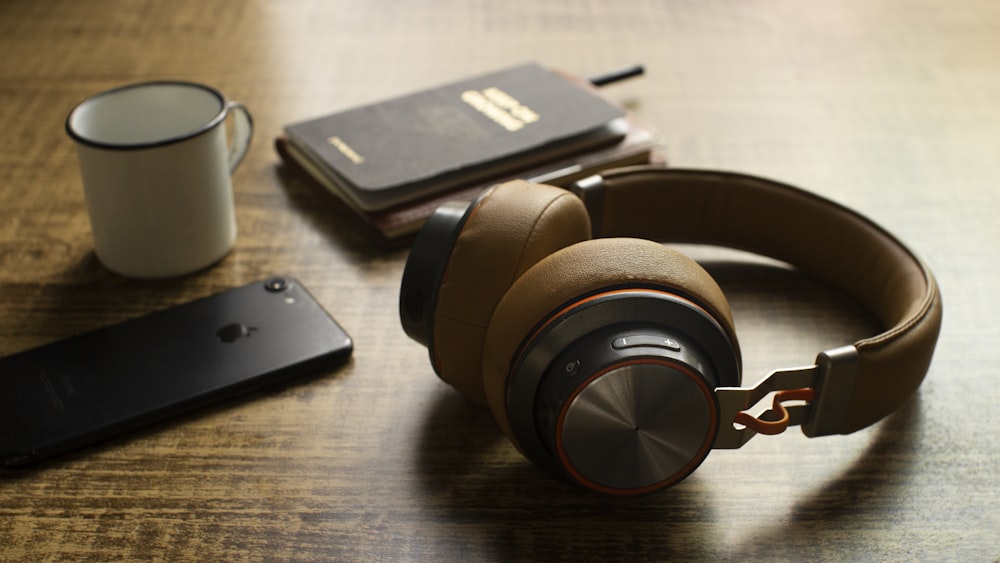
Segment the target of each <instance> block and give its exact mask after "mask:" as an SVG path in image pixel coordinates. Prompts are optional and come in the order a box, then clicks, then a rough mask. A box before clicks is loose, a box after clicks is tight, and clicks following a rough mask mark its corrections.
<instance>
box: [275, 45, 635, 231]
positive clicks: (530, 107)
mask: <svg viewBox="0 0 1000 563" xmlns="http://www.w3.org/2000/svg"><path fill="white" fill-rule="evenodd" d="M624 115H625V112H624V110H622V109H621V108H620V107H618V106H617V105H615V104H613V103H611V102H609V101H607V100H605V99H604V98H602V97H601V96H600V95H599V94H598V93H596V92H595V91H594V89H593V88H590V87H588V86H587V85H585V84H582V83H580V82H577V81H573V80H571V79H568V78H567V77H565V76H564V75H561V74H559V73H556V72H553V71H551V70H548V69H546V68H544V67H542V66H540V65H538V64H534V63H528V64H523V65H519V66H516V67H513V68H509V69H506V70H502V71H499V72H494V73H490V74H486V75H483V76H479V77H475V78H471V79H467V80H462V81H459V82H455V83H451V84H446V85H443V86H439V87H436V88H431V89H429V90H424V91H420V92H415V93H412V94H408V95H404V96H401V97H397V98H393V99H389V100H384V101H381V102H377V103H374V104H369V105H365V106H362V107H357V108H354V109H347V110H344V111H340V112H337V113H333V114H330V115H326V116H323V117H319V118H316V119H311V120H308V121H302V122H299V123H295V124H292V125H289V126H287V127H286V128H285V134H286V137H287V140H288V142H289V143H292V144H293V145H294V146H295V148H297V149H299V150H300V151H301V152H302V153H304V154H305V155H307V156H308V157H309V158H310V159H312V160H313V161H314V162H313V164H315V168H316V169H317V170H319V171H320V172H321V173H322V174H324V175H325V176H327V178H326V182H324V184H325V185H328V186H332V187H331V189H336V190H338V192H339V193H337V194H336V195H338V196H339V197H341V198H343V199H346V200H348V201H349V203H350V204H351V206H352V207H356V208H359V209H361V210H364V211H379V210H383V209H388V208H390V207H393V206H398V205H401V204H404V203H406V202H409V201H413V200H416V199H420V198H423V197H426V196H428V195H431V194H434V193H437V192H441V191H446V190H449V189H452V188H455V187H457V186H460V185H467V184H469V183H470V182H475V181H478V180H484V179H487V178H489V177H491V176H496V175H498V174H504V173H509V172H514V171H517V170H519V169H528V168H531V167H535V166H538V165H539V164H542V163H545V162H548V161H553V160H556V159H559V158H565V157H567V156H570V155H573V154H576V153H580V152H583V151H587V150H592V149H594V148H597V147H601V146H606V145H611V144H614V143H616V142H618V141H620V140H621V139H623V138H624V136H625V134H626V133H627V132H628V124H627V122H626V120H625V118H624Z"/></svg>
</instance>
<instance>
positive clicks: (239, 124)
mask: <svg viewBox="0 0 1000 563" xmlns="http://www.w3.org/2000/svg"><path fill="white" fill-rule="evenodd" d="M226 109H227V111H229V115H231V116H233V135H232V139H231V140H230V142H229V173H230V174H232V173H233V172H235V171H236V167H237V166H239V165H240V163H241V162H243V157H245V156H246V155H247V150H248V149H249V148H250V138H251V137H252V136H253V117H252V116H251V115H250V110H248V109H247V107H246V106H244V105H243V104H241V103H239V102H228V103H227V104H226Z"/></svg>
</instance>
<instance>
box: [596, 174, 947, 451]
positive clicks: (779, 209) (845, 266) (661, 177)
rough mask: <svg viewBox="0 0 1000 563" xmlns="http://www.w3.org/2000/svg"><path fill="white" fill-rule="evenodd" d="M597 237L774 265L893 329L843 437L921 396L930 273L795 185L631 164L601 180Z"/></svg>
mask: <svg viewBox="0 0 1000 563" xmlns="http://www.w3.org/2000/svg"><path fill="white" fill-rule="evenodd" d="M604 182H605V194H604V203H603V216H602V223H601V224H602V229H601V231H602V232H600V233H596V234H595V235H596V236H601V237H623V236H627V237H640V238H648V239H652V240H657V241H660V242H690V243H699V244H711V245H717V246H725V247H730V248H736V249H740V250H746V251H749V252H754V253H757V254H761V255H764V256H769V257H772V258H776V259H778V260H781V261H784V262H787V263H788V264H790V265H792V266H794V267H796V268H798V269H800V270H802V271H803V272H805V273H807V274H809V275H812V276H815V277H816V278H818V279H820V280H821V281H823V282H825V283H827V284H830V285H833V286H834V287H837V288H840V289H841V290H843V291H845V292H847V293H848V294H850V295H851V296H852V297H854V298H855V299H856V300H857V301H858V302H860V303H861V304H862V305H864V306H865V307H866V308H868V309H869V310H870V311H871V312H872V313H874V314H875V316H876V317H877V318H878V319H879V320H880V321H881V323H882V324H883V326H884V327H885V328H886V329H885V331H884V332H882V333H880V334H878V335H876V336H873V337H871V338H865V339H863V340H859V341H858V342H856V343H855V347H856V348H857V350H858V353H859V358H860V366H859V371H858V374H857V379H856V383H855V388H854V392H853V394H852V400H851V407H850V410H849V412H848V415H847V419H846V421H845V424H844V427H843V428H842V429H841V430H840V432H841V433H848V432H853V431H855V430H858V429H860V428H864V427H865V426H868V425H870V424H872V423H874V422H876V421H878V420H879V419H881V418H883V417H884V416H886V415H887V414H889V413H891V412H892V411H894V410H896V409H897V408H898V407H899V406H900V405H902V403H903V402H905V401H906V399H907V398H909V397H910V395H911V394H912V393H913V392H914V391H915V390H916V389H917V387H918V386H919V385H920V383H921V382H922V381H923V379H924V376H925V374H926V373H927V368H928V366H929V365H930V361H931V357H932V355H933V350H934V345H935V343H936V342H937V336H938V333H939V331H940V327H941V315H942V302H941V294H940V292H939V290H938V286H937V282H936V281H935V279H934V276H933V275H932V274H931V272H930V270H929V269H928V268H927V267H926V266H925V265H924V263H923V262H922V261H921V260H920V259H919V258H917V257H916V256H915V255H914V254H913V253H912V252H910V251H909V250H907V249H906V248H905V247H904V246H903V245H902V243H900V242H899V241H898V240H897V239H896V238H895V237H893V236H892V235H891V234H889V233H888V232H886V231H885V230H884V229H882V228H881V227H879V226H878V225H876V224H875V223H873V222H872V221H870V220H869V219H867V218H865V217H863V216H861V215H859V214H858V213H856V212H854V211H852V210H850V209H847V208H846V207H843V206H841V205H839V204H837V203H834V202H832V201H829V200H827V199H824V198H822V197H820V196H817V195H815V194H812V193H809V192H806V191H803V190H800V189H798V188H795V187H792V186H789V185H786V184H781V183H778V182H774V181H771V180H766V179H763V178H758V177H753V176H747V175H742V174H735V173H726V172H713V171H697V170H683V169H672V168H671V169H668V168H656V167H634V168H628V169H619V170H615V171H612V172H609V173H607V174H606V175H604Z"/></svg>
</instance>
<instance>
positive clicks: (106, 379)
mask: <svg viewBox="0 0 1000 563" xmlns="http://www.w3.org/2000/svg"><path fill="white" fill-rule="evenodd" d="M352 349H353V343H352V341H351V338H350V337H349V336H348V335H347V333H346V332H344V329H343V328H341V327H340V325H339V324H337V322H336V321H335V320H334V319H333V317H331V316H330V314H329V313H327V312H326V311H325V310H324V309H323V307H321V306H320V305H319V303H317V302H316V300H315V299H314V298H313V297H312V295H310V294H309V292H308V291H307V290H306V289H305V288H304V287H302V285H301V284H299V283H298V282H297V281H296V280H295V279H293V278H291V277H272V278H269V279H267V280H261V281H257V282H254V283H252V284H249V285H246V286H244V287H240V288H236V289H231V290H228V291H225V292H222V293H218V294H215V295H212V296H209V297H206V298H203V299H199V300H196V301H191V302H189V303H185V304H182V305H178V306H175V307H171V308H169V309H166V310H163V311H159V312H156V313H152V314H149V315H146V316H143V317H139V318H136V319H132V320H128V321H124V322H122V323H119V324H115V325H112V326H108V327H105V328H101V329H98V330H95V331H93V332H88V333H86V334H81V335H79V336H74V337H71V338H68V339H65V340H60V341H58V342H54V343H52V344H47V345H44V346H41V347H38V348H34V349H31V350H27V351H24V352H19V353H17V354H13V355H11V356H7V357H5V358H0V463H3V464H4V465H8V466H14V465H22V464H26V463H30V462H34V461H37V460H39V459H42V458H45V457H48V456H51V455H53V454H57V453H60V452H64V451H66V450H69V449H73V448H76V447H78V446H82V445H85V444H88V443H93V442H95V441H98V440H101V439H103V438H106V437H108V436H111V435H114V434H118V433H121V432H123V431H126V430H130V429H134V428H136V427H138V426H140V425H144V424H148V423H151V422H155V421H158V420H163V419H165V418H167V417H170V416H173V415H177V414H180V413H182V412H186V411H189V410H191V409H193V408H196V407H199V406H204V405H207V404H209V403H212V402H215V401H218V400H221V399H225V398H228V397H231V396H232V395H234V394H235V393H237V392H245V391H249V390H252V389H256V388H259V387H261V386H263V385H266V384H271V383H276V382H278V381H282V380H287V379H289V378H292V377H295V376H298V375H304V374H306V373H309V372H313V371H318V370H320V369H323V368H327V367H331V366H333V365H336V364H339V363H342V362H345V361H346V360H347V358H348V357H349V356H350V355H351V351H352Z"/></svg>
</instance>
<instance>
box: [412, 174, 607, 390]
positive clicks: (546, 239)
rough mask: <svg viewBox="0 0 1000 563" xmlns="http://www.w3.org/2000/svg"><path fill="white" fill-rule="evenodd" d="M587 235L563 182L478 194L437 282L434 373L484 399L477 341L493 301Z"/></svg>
mask: <svg viewBox="0 0 1000 563" xmlns="http://www.w3.org/2000/svg"><path fill="white" fill-rule="evenodd" d="M589 237H590V219H589V217H588V215H587V211H586V208H584V206H583V203H582V202H581V201H580V199H579V198H577V197H576V196H574V195H573V194H571V193H570V192H568V191H566V190H563V189H559V188H555V187H552V186H544V185H539V184H532V183H530V182H526V181H523V180H517V181H513V182H507V183H504V184H500V185H498V186H495V187H494V188H492V190H491V191H490V192H489V193H487V194H486V195H484V196H483V198H481V199H480V201H479V203H478V205H477V207H476V208H475V209H473V210H472V212H471V214H470V215H469V217H468V219H467V220H466V223H465V225H464V227H463V229H462V232H461V233H460V234H459V236H458V239H457V241H456V242H455V246H454V248H453V250H452V252H451V256H450V258H449V260H448V265H447V269H446V271H445V275H444V277H443V279H442V282H441V285H440V287H439V288H438V297H437V307H436V309H435V313H434V329H433V330H434V334H433V345H432V351H431V354H432V358H433V361H434V364H435V369H436V370H437V372H438V375H439V376H440V377H441V379H443V380H444V381H446V382H447V383H449V384H451V385H452V386H454V387H455V388H456V389H458V391H459V392H461V393H462V395H463V396H465V398H466V399H467V400H469V401H471V402H473V403H476V404H479V405H483V406H485V404H486V396H485V394H484V392H483V385H482V371H481V370H482V362H483V360H482V358H483V343H484V341H485V338H486V329H487V327H488V326H489V322H490V319H491V318H492V316H493V310H494V309H495V308H496V305H497V303H498V302H499V301H500V299H501V298H502V297H503V295H504V294H505V293H506V292H507V289H508V288H509V287H510V285H511V284H512V283H514V281H515V280H516V279H518V278H519V277H520V276H521V275H522V274H523V273H524V272H525V271H527V270H528V269H529V268H530V267H531V266H533V265H534V264H535V263H537V262H538V261H540V260H542V259H543V258H545V257H546V256H548V255H549V254H551V253H553V252H555V251H557V250H559V249H561V248H564V247H566V246H569V245H571V244H574V243H576V242H580V241H582V240H586V239H587V238H589Z"/></svg>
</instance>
